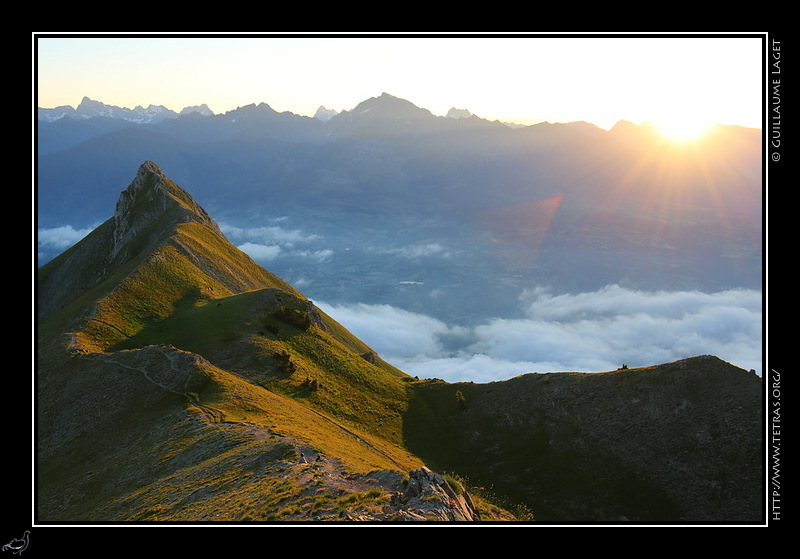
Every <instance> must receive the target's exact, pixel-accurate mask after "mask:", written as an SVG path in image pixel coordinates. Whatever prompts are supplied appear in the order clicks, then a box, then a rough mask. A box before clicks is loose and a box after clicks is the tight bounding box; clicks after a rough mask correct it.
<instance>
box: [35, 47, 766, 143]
mask: <svg viewBox="0 0 800 559" xmlns="http://www.w3.org/2000/svg"><path fill="white" fill-rule="evenodd" d="M34 46H35V47H36V48H37V50H36V53H35V54H36V62H37V66H36V71H35V75H34V79H35V84H34V95H35V96H37V99H36V102H37V105H38V106H40V107H48V108H49V107H55V106H59V105H71V106H73V107H76V106H77V105H78V104H79V103H80V101H81V99H82V98H83V97H84V96H87V97H89V98H91V99H94V100H97V101H102V102H103V103H106V104H110V105H117V106H122V107H128V108H133V107H135V106H137V105H141V106H147V105H150V104H153V105H164V106H166V107H168V108H170V109H172V110H175V111H180V110H181V109H182V108H184V107H186V106H190V105H198V104H201V103H206V104H207V105H208V106H209V107H210V108H211V110H213V111H214V112H216V113H222V112H226V111H229V110H232V109H235V108H237V107H240V106H244V105H248V104H250V103H261V102H264V103H267V104H269V105H270V106H271V107H272V108H274V109H275V110H277V111H292V112H294V113H297V114H304V115H309V116H310V115H313V114H314V112H315V111H316V110H317V108H318V107H319V106H320V105H324V106H326V107H327V108H331V109H336V110H349V109H352V108H353V107H355V106H356V105H357V104H358V103H359V102H361V101H363V100H365V99H368V98H370V97H375V96H378V95H380V94H381V93H383V92H386V93H390V94H392V95H395V96H397V97H401V98H404V99H407V100H409V101H411V102H412V103H414V104H415V105H417V106H419V107H422V108H425V109H429V110H430V111H431V112H433V113H434V114H437V115H444V114H446V112H447V111H448V109H450V108H451V107H458V108H464V109H468V110H469V111H471V112H472V113H474V114H476V115H478V116H481V117H483V118H487V119H491V120H494V119H500V120H511V121H516V122H522V123H533V122H537V121H541V120H547V121H551V122H571V121H576V120H586V121H589V122H593V123H595V124H597V125H599V126H602V127H606V128H607V127H610V126H612V125H613V124H614V123H615V122H617V121H618V120H621V119H625V120H630V121H633V122H637V123H640V122H642V121H645V120H652V121H657V120H660V119H665V118H670V119H677V118H685V117H691V118H693V119H701V120H703V121H712V122H719V123H723V124H739V125H743V126H751V127H760V126H761V118H762V113H763V108H762V99H761V96H762V90H763V83H762V52H761V47H762V39H761V38H760V37H755V36H754V37H745V38H724V37H721V36H714V37H706V38H700V37H690V38H685V37H667V36H664V37H656V38H653V37H630V36H629V37H621V38H611V37H604V36H596V37H592V38H572V37H561V38H552V37H529V36H526V37H514V38H501V37H496V36H495V37H477V38H457V37H452V36H437V37H419V36H414V37H408V36H406V37H379V38H367V37H350V38H346V37H326V38H306V37H299V36H294V37H282V38H267V37H258V36H253V37H247V38H234V37H230V36H227V37H226V36H216V37H205V38H189V37H186V36H181V37H164V36H162V37H152V36H151V37H145V36H139V37H134V38H122V37H114V38H101V37H97V36H95V37H87V38H78V37H57V38H45V37H40V36H36V35H34Z"/></svg>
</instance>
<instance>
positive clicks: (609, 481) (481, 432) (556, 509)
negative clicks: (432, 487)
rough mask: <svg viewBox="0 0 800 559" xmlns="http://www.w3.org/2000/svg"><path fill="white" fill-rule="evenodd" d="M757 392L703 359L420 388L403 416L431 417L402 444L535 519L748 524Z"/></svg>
mask: <svg viewBox="0 0 800 559" xmlns="http://www.w3.org/2000/svg"><path fill="white" fill-rule="evenodd" d="M762 390H763V385H762V382H761V379H760V377H758V376H756V375H755V374H754V373H752V372H747V371H744V370H742V369H739V368H737V367H734V366H732V365H730V364H729V363H726V362H724V361H721V360H720V359H718V358H716V357H712V356H698V357H695V358H690V359H685V360H682V361H678V362H675V363H667V364H663V365H658V366H653V367H646V368H641V369H623V370H618V371H611V372H608V373H591V374H586V373H547V374H528V375H523V376H520V377H515V378H513V379H509V380H507V381H502V382H492V383H487V384H473V383H455V384H448V383H442V382H429V383H427V384H425V385H420V390H419V391H418V395H419V396H420V400H419V401H417V402H416V404H415V405H417V406H420V407H421V408H422V407H424V408H425V409H426V410H428V411H431V416H429V418H428V421H427V422H426V423H425V428H424V429H419V430H418V431H417V432H415V433H409V434H408V437H407V438H408V440H409V441H413V443H412V444H410V448H411V449H412V450H413V451H415V452H417V453H419V454H420V455H424V456H426V457H427V459H428V460H429V461H430V462H431V463H432V464H435V465H437V466H439V465H441V464H450V463H460V464H462V465H463V468H462V469H461V470H460V471H461V473H462V474H463V475H466V476H468V477H469V478H470V479H471V480H472V481H473V482H474V483H479V484H484V485H486V486H487V487H488V486H492V487H493V489H494V490H495V491H498V492H499V493H502V494H505V495H507V496H508V497H509V498H511V499H515V500H517V501H519V502H524V503H526V506H528V507H529V508H531V509H532V510H533V511H535V513H536V517H537V519H539V520H584V521H626V520H640V521H642V520H644V521H666V522H669V521H693V522H699V521H703V522H709V521H710V522H714V521H734V522H757V521H760V520H762V519H763V514H764V511H763V497H764V485H763V483H764V482H763V476H764V464H763V453H764V447H763V440H762V433H763V406H762V402H763V391H762ZM423 402H424V403H425V404H424V405H423ZM432 410H433V411H432Z"/></svg>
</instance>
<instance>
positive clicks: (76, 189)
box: [36, 93, 763, 320]
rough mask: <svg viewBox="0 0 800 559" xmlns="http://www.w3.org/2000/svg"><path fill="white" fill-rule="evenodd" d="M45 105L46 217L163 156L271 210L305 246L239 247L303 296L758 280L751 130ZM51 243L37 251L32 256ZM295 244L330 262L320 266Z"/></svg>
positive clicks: (110, 196) (84, 204) (201, 180)
mask: <svg viewBox="0 0 800 559" xmlns="http://www.w3.org/2000/svg"><path fill="white" fill-rule="evenodd" d="M59 111H60V112H59ZM323 113H325V111H322V112H320V113H319V116H322V114H323ZM39 114H40V115H41V117H42V118H46V119H45V120H39V122H38V126H37V149H38V158H37V177H36V179H37V192H36V194H37V216H38V227H39V228H40V229H46V228H57V227H63V226H66V225H69V226H72V227H74V228H75V229H83V228H86V227H89V226H93V225H95V224H97V223H99V222H101V221H102V220H103V219H104V215H105V208H108V207H109V206H110V205H113V204H114V203H115V200H116V197H117V195H118V191H119V188H120V185H123V184H126V182H127V180H128V176H129V173H130V169H131V168H132V167H135V166H137V165H139V164H140V162H141V161H143V160H153V161H158V162H159V165H160V166H161V168H163V169H165V170H166V172H168V173H169V175H170V176H171V177H173V179H174V180H176V181H178V182H179V183H180V184H185V185H189V186H190V188H191V190H192V192H193V195H194V196H195V198H196V199H198V200H199V201H200V202H201V203H202V204H203V206H204V207H206V208H209V211H212V212H213V213H214V214H215V215H217V216H219V219H220V221H221V222H223V223H224V225H226V226H231V227H235V228H236V229H237V230H239V231H247V230H254V229H258V228H264V227H265V226H266V225H270V224H272V223H275V222H276V220H283V221H282V222H281V223H282V224H287V225H290V226H291V227H292V229H293V230H294V231H302V232H303V233H304V234H305V235H304V238H305V239H314V243H311V242H309V243H307V244H306V245H304V246H303V247H302V248H303V250H299V249H297V247H294V249H293V250H283V251H280V250H279V247H278V245H277V244H275V243H274V242H272V244H269V245H266V244H264V241H256V240H254V239H243V240H242V241H241V244H242V246H244V244H245V243H246V242H247V243H249V246H251V247H254V248H255V249H256V250H257V249H261V253H260V254H263V255H264V256H263V258H266V257H268V256H271V257H273V258H272V260H270V261H269V265H270V268H271V269H273V270H274V271H275V272H276V273H278V274H279V275H281V276H282V277H285V278H288V279H291V280H293V281H305V280H307V279H309V278H311V277H313V281H314V285H313V287H312V288H311V289H312V290H313V293H314V295H315V297H316V298H320V299H324V300H327V301H336V300H345V299H349V300H357V301H368V302H373V303H390V304H399V305H401V306H404V307H405V308H409V309H412V310H424V311H425V312H434V313H436V314H437V316H442V317H455V318H457V319H459V320H461V319H466V320H468V319H470V318H471V317H472V318H474V317H478V316H485V315H486V313H489V312H491V313H503V312H507V311H508V312H511V310H513V309H514V308H515V306H517V305H518V298H519V295H520V293H521V292H523V291H524V290H529V289H531V287H532V286H544V287H551V288H556V289H557V290H561V291H570V292H578V291H587V290H595V289H599V288H602V287H603V286H606V285H609V284H619V285H625V286H627V287H630V288H633V289H664V290H674V289H681V290H691V289H699V290H704V291H714V290H722V289H729V288H742V287H744V288H752V289H760V287H761V283H762V275H763V272H762V254H763V251H762V245H763V235H762V208H763V203H762V202H763V190H762V148H761V146H762V144H761V131H760V130H754V129H746V128H740V127H735V126H718V127H717V128H716V129H715V130H714V131H713V132H711V133H710V134H708V135H707V136H706V137H705V138H704V139H703V140H702V141H701V142H699V143H697V144H691V145H686V146H676V145H672V144H669V143H668V142H666V141H665V140H664V139H663V138H661V137H660V136H659V135H658V134H657V133H656V132H655V130H654V129H653V128H652V127H651V126H649V125H647V124H643V125H635V124H632V123H629V122H624V121H623V122H620V123H618V124H617V125H616V126H615V127H614V128H612V129H611V130H603V129H600V128H598V127H596V126H594V125H591V124H588V123H585V122H574V123H568V124H554V123H540V124H536V125H532V126H525V127H512V126H508V125H506V124H503V123H500V122H496V121H488V120H485V119H482V118H479V117H477V116H475V115H471V114H468V111H464V110H455V111H453V113H452V114H451V115H450V116H451V117H444V116H435V115H433V114H432V113H431V112H430V111H428V110H427V109H424V108H420V107H417V106H416V105H414V104H413V103H411V102H410V101H407V100H404V99H401V98H397V97H395V96H392V95H390V94H386V93H384V94H382V95H380V96H377V97H373V98H370V99H367V100H365V101H363V102H361V103H359V104H358V105H357V106H356V107H354V108H353V109H352V110H349V111H342V112H341V113H338V114H336V115H334V116H330V115H329V114H328V113H325V116H324V118H313V117H305V116H299V115H296V114H293V113H289V112H280V113H279V112H277V111H275V110H273V109H272V108H271V107H269V105H267V104H265V103H261V104H258V105H255V104H253V105H248V106H245V107H240V108H238V109H236V110H233V111H229V112H227V113H225V114H218V115H213V114H207V112H206V111H205V110H202V108H199V109H198V108H194V109H189V108H187V109H185V110H184V111H182V114H180V115H176V114H175V113H170V112H169V111H166V110H164V109H163V108H158V107H149V108H148V109H142V108H137V109H135V110H127V109H117V108H114V107H109V106H107V105H103V104H102V103H98V102H95V101H90V100H88V99H86V100H84V101H83V102H82V103H81V105H80V106H79V107H78V109H76V110H75V111H72V112H70V111H67V110H59V109H48V110H40V113H39ZM59 114H60V115H61V117H60V118H58V119H57V120H53V119H54V118H55V117H56V115H59ZM79 114H80V115H84V116H88V115H96V116H92V117H91V118H78V117H77V115H79ZM166 116H169V118H165V117H166ZM455 116H458V117H460V118H454V117H455ZM262 231H263V229H262ZM284 246H285V245H284ZM415 247H416V248H419V247H433V248H436V249H437V250H438V252H437V253H436V254H435V256H434V257H433V258H431V257H427V256H424V255H422V254H423V253H421V252H420V251H419V250H416V251H414V250H412V249H414V248H415ZM55 253H56V251H54V250H52V249H49V248H48V247H46V246H41V247H40V263H44V262H46V261H47V260H48V259H49V258H51V257H52V256H53V255H54V254H55ZM301 253H302V254H315V255H329V258H328V260H327V261H326V262H325V263H324V265H317V264H315V263H314V262H313V261H310V260H309V259H308V258H306V259H300V255H301ZM253 254H254V255H256V254H257V252H256V251H255V250H254V251H253ZM276 254H277V255H278V256H277V257H275V255H276ZM401 254H403V255H409V256H408V257H404V258H398V255H401ZM411 254H417V255H418V256H417V257H415V258H411V257H410V255H411ZM445 255H446V259H443V258H442V257H443V256H445ZM260 262H262V263H267V260H264V259H262V260H260ZM576 270H580V272H576ZM400 282H406V283H402V284H401V283H400ZM407 282H414V284H413V285H424V289H425V291H426V292H427V293H430V294H431V295H432V296H431V297H428V298H427V299H426V298H421V297H419V296H418V295H419V291H420V290H416V291H414V290H413V289H411V288H409V286H410V285H412V284H410V283H407ZM489 284H491V285H493V286H494V287H493V290H492V293H491V294H487V290H486V289H485V286H486V285H489ZM433 295H435V297H433ZM422 301H426V302H425V303H423V302H422Z"/></svg>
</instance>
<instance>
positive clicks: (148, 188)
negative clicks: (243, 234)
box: [111, 161, 219, 257]
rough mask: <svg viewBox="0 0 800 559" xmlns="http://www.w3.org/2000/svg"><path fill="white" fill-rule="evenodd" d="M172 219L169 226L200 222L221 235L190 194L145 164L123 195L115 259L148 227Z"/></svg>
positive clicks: (116, 216)
mask: <svg viewBox="0 0 800 559" xmlns="http://www.w3.org/2000/svg"><path fill="white" fill-rule="evenodd" d="M167 213H169V214H171V215H172V218H171V219H168V220H167V221H166V223H165V225H167V224H174V223H185V222H189V221H198V222H200V223H203V224H204V225H206V226H208V227H211V228H212V229H214V230H215V231H217V232H219V227H218V226H217V224H216V222H214V220H213V219H212V218H211V216H209V215H208V213H206V211H205V210H204V209H203V208H202V207H201V206H200V205H199V204H198V203H197V202H196V201H195V200H194V198H192V196H191V195H189V193H187V192H186V191H185V190H183V189H182V188H181V187H179V186H178V185H176V184H175V183H174V182H172V181H171V180H170V179H169V178H167V176H166V175H165V174H164V172H163V171H162V170H161V168H160V167H159V166H158V165H156V164H155V163H153V162H152V161H145V162H144V163H143V164H142V165H141V166H140V167H139V170H138V171H137V173H136V177H135V178H134V179H133V182H131V184H130V185H129V186H128V188H126V189H125V190H123V191H122V193H121V194H120V197H119V199H118V200H117V205H116V209H115V211H114V216H113V218H112V219H113V248H112V251H111V255H112V257H114V256H116V254H117V253H118V252H119V251H120V250H121V249H122V247H124V246H125V245H126V244H127V243H128V241H130V240H131V239H133V238H134V237H136V236H137V235H138V234H139V233H140V232H142V231H143V230H144V229H145V228H146V227H149V226H151V225H153V224H154V223H155V222H156V221H159V220H161V219H163V218H165V217H166V214H167Z"/></svg>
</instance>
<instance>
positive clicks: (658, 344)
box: [317, 285, 762, 382]
mask: <svg viewBox="0 0 800 559" xmlns="http://www.w3.org/2000/svg"><path fill="white" fill-rule="evenodd" d="M520 304H521V305H522V306H523V308H524V316H522V317H518V318H488V319H486V320H485V321H482V322H480V323H479V324H477V325H473V326H469V327H465V326H458V325H453V324H447V323H445V322H444V321H442V320H438V319H436V318H432V317H430V316H426V315H423V314H419V313H413V312H408V311H406V310H403V309H399V308H396V307H393V306H390V305H369V304H363V303H353V304H327V303H319V302H318V303H317V305H318V306H319V307H320V308H321V309H322V310H323V311H325V312H326V313H328V314H329V315H330V316H332V317H333V318H334V319H336V320H337V321H339V322H340V323H341V324H343V325H344V326H345V327H346V328H348V329H349V330H350V331H351V332H352V333H353V334H355V335H356V336H358V337H359V338H361V339H362V340H363V341H364V342H365V343H367V344H368V345H370V346H371V347H372V348H373V349H374V350H375V351H376V352H378V354H380V355H381V356H382V357H383V358H384V359H385V360H387V361H389V362H390V363H392V364H394V365H395V366H397V367H398V368H400V369H402V370H403V371H405V372H406V373H408V374H411V375H415V376H418V377H419V378H441V379H443V380H446V381H449V382H459V381H474V382H490V381H495V380H503V379H507V378H511V377H513V376H517V375H520V374H524V373H531V372H539V373H544V372H568V371H579V372H602V371H610V370H615V369H617V368H619V367H621V366H622V365H623V364H625V365H627V366H629V367H631V368H633V367H643V366H648V365H656V364H660V363H667V362H671V361H676V360H679V359H684V358H687V357H693V356H696V355H709V354H710V355H716V356H717V357H719V358H721V359H723V360H725V361H728V362H730V363H732V364H734V365H736V366H738V367H741V368H743V369H747V370H750V369H755V370H756V372H758V373H759V374H760V373H761V362H762V295H761V292H760V291H756V290H744V289H732V290H728V291H721V292H718V293H701V292H696V291H672V292H666V291H664V292H662V291H654V292H647V291H636V290H631V289H626V288H623V287H620V286H618V285H611V286H607V287H605V288H603V289H600V290H597V291H594V292H589V293H578V294H558V295H556V294H551V293H549V292H548V291H547V290H542V289H538V290H535V291H531V292H528V293H524V294H523V295H522V297H521V300H520Z"/></svg>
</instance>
